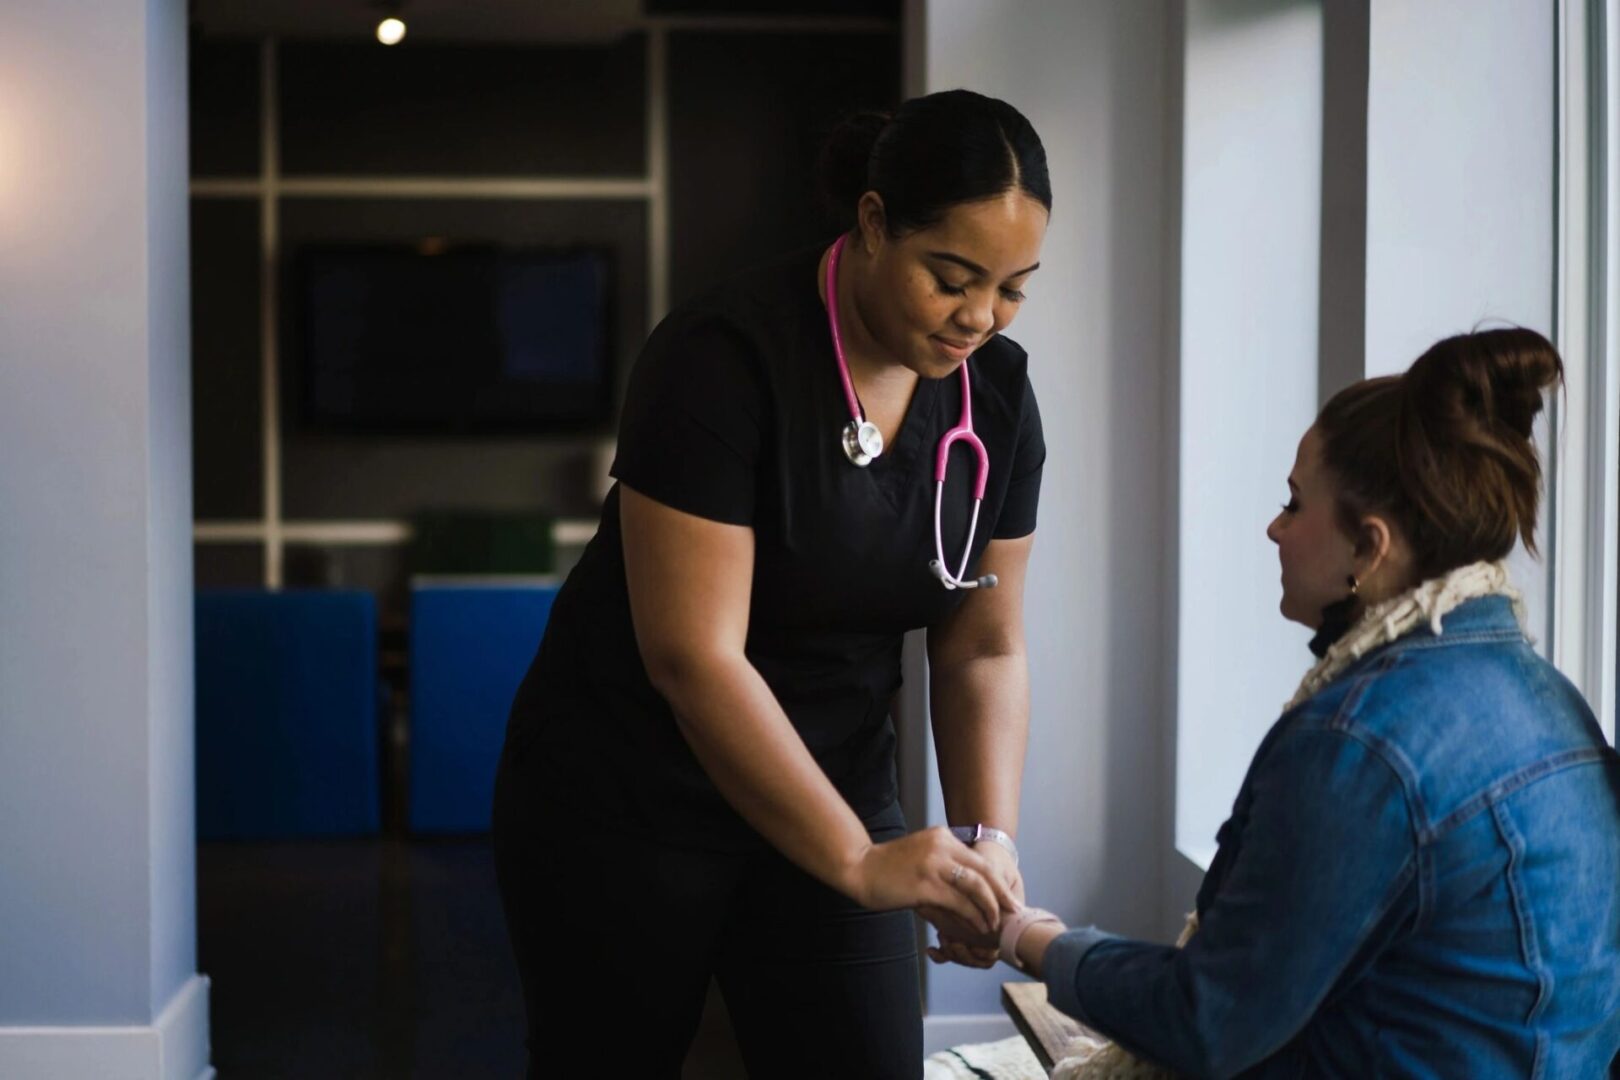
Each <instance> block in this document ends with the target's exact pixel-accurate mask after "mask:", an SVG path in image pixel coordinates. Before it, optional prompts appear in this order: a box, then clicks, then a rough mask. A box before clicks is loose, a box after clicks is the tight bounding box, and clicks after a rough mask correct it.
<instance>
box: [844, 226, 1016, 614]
mask: <svg viewBox="0 0 1620 1080" xmlns="http://www.w3.org/2000/svg"><path fill="white" fill-rule="evenodd" d="M847 239H848V237H847V236H840V237H839V238H838V239H837V240H835V241H834V242H833V246H832V251H831V252H829V253H828V255H827V324H828V326H829V327H830V328H831V330H832V342H833V355H834V356H835V357H837V359H838V378H839V381H840V382H841V383H842V384H843V388H844V401H845V403H846V404H847V405H848V406H849V415H850V419H851V427H850V428H846V429H845V431H844V432H842V433H840V442H841V444H842V447H843V450H844V453H845V456H846V457H848V458H849V460H850V462H851V464H854V465H857V466H860V467H862V468H865V467H866V466H867V465H870V464H871V463H872V460H873V459H874V458H876V457H877V456H878V454H880V453H882V450H881V448H880V449H878V450H877V451H875V452H873V451H870V450H866V449H864V448H863V447H862V445H861V441H860V439H859V437H858V435H857V436H855V437H852V436H851V434H850V432H851V429H853V430H854V431H855V432H857V433H858V432H860V430H861V429H863V428H865V427H866V426H867V419H866V411H865V410H864V409H862V408H861V401H860V397H859V396H858V395H857V394H856V393H855V381H854V380H853V379H852V378H851V377H850V374H849V361H848V360H846V359H845V356H844V337H843V334H842V332H841V331H840V329H839V326H838V260H839V257H840V256H841V255H842V254H843V251H844V242H845V241H846V240H847ZM961 372H962V416H961V419H960V420H958V421H957V424H956V426H955V427H953V428H951V429H950V430H949V431H947V432H946V433H945V434H944V436H943V437H941V439H940V440H939V446H938V448H937V449H936V450H935V452H934V555H935V558H934V559H933V560H932V561H931V562H929V564H928V569H929V571H930V572H931V573H932V574H933V575H934V576H935V577H937V578H938V579H939V581H940V584H942V585H944V586H945V588H947V589H987V588H992V587H994V585H995V584H996V576H995V575H994V574H986V575H984V576H983V577H977V578H967V577H964V575H965V574H966V573H967V568H968V560H969V559H970V558H972V555H973V538H974V536H975V535H977V533H978V528H979V510H980V508H981V507H982V506H983V504H984V489H985V487H986V486H987V485H988V483H989V481H990V454H989V452H988V451H986V450H985V448H984V442H983V441H982V440H981V439H980V438H979V436H978V434H977V433H976V432H974V430H973V381H972V377H971V376H970V375H969V373H968V361H967V360H963V361H962V365H961ZM958 442H966V443H967V444H968V446H969V447H970V448H971V449H972V450H973V454H974V457H975V458H976V459H977V460H976V462H975V464H976V465H977V469H976V472H975V474H974V478H973V517H972V518H971V520H970V521H969V524H968V536H967V544H966V546H965V547H964V548H963V549H962V563H961V566H960V568H958V570H957V571H956V573H954V574H953V573H951V569H950V564H949V563H947V562H946V561H945V540H944V534H943V532H942V530H941V526H940V508H941V505H942V504H943V502H944V496H945V476H946V473H947V471H948V470H949V468H950V459H951V447H952V446H954V445H955V444H956V443H958Z"/></svg>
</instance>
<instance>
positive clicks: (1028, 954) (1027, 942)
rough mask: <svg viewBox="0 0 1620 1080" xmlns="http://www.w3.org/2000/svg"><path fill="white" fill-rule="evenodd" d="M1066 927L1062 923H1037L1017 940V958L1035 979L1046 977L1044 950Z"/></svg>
mask: <svg viewBox="0 0 1620 1080" xmlns="http://www.w3.org/2000/svg"><path fill="white" fill-rule="evenodd" d="M1067 930H1068V927H1066V926H1064V925H1063V924H1062V923H1060V922H1059V923H1046V922H1043V923H1037V924H1035V925H1034V926H1031V927H1030V928H1029V929H1028V930H1026V931H1024V936H1023V937H1021V938H1019V940H1018V960H1019V963H1020V964H1021V965H1022V967H1023V970H1024V971H1026V972H1028V973H1029V974H1031V975H1033V976H1034V977H1035V978H1037V979H1041V978H1045V977H1046V971H1045V967H1046V950H1047V948H1048V947H1049V946H1050V945H1051V944H1052V942H1054V941H1056V940H1057V939H1058V937H1059V936H1060V935H1062V934H1064V933H1066V932H1067Z"/></svg>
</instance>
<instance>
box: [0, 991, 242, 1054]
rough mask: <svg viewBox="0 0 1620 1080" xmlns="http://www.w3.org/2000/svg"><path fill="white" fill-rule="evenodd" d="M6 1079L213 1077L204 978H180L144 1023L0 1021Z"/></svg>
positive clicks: (1, 1047) (0, 1048)
mask: <svg viewBox="0 0 1620 1080" xmlns="http://www.w3.org/2000/svg"><path fill="white" fill-rule="evenodd" d="M0 1076H3V1077H5V1078H6V1080H80V1078H83V1080H106V1078H111V1077H116V1078H117V1080H214V1068H213V1066H212V1065H210V1064H209V1044H208V978H207V976H204V975H193V976H192V977H191V978H190V979H188V980H186V983H185V985H184V986H182V987H181V988H180V989H179V990H178V991H177V992H176V993H175V995H174V997H172V998H170V999H169V1003H168V1004H167V1005H165V1006H164V1007H163V1011H162V1012H160V1013H159V1014H158V1017H157V1019H156V1020H155V1021H154V1022H153V1023H151V1024H150V1025H146V1026H140V1025H132V1026H130V1027H77V1026H75V1027H0Z"/></svg>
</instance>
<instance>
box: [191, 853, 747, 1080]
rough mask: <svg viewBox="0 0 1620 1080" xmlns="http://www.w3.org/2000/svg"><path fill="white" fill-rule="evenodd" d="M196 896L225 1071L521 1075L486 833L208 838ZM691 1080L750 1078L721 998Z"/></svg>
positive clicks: (226, 1076)
mask: <svg viewBox="0 0 1620 1080" xmlns="http://www.w3.org/2000/svg"><path fill="white" fill-rule="evenodd" d="M197 892H198V937H199V949H200V956H199V966H200V967H201V969H202V971H203V973H204V974H206V975H207V976H208V977H209V978H210V979H212V980H213V986H212V993H211V999H210V1010H211V1014H212V1038H213V1061H214V1066H215V1068H216V1069H217V1070H218V1071H219V1075H220V1077H221V1078H222V1080H238V1078H244V1080H246V1078H255V1077H275V1078H281V1077H297V1078H305V1077H309V1078H323V1077H355V1078H362V1077H364V1078H370V1077H377V1078H387V1080H396V1078H401V1080H402V1078H406V1077H424V1078H438V1077H445V1078H457V1080H460V1078H467V1080H472V1078H475V1077H521V1076H522V1074H523V1000H522V996H521V994H520V992H519V989H518V977H517V969H516V967H515V966H514V964H513V962H512V958H511V955H510V953H509V952H508V950H507V943H506V930H505V926H504V924H503V922H502V918H501V909H500V900H499V897H498V896H497V895H496V892H495V874H494V869H493V866H492V863H491V859H490V848H489V842H488V840H487V839H484V838H476V839H464V840H434V841H405V840H392V839H372V840H354V841H332V842H327V843H277V844H223V843H210V844H202V845H199V846H198V849H197ZM685 1076H686V1078H687V1080H700V1078H701V1080H710V1078H713V1080H732V1078H740V1077H742V1076H744V1073H743V1070H742V1067H741V1065H740V1064H739V1063H738V1061H737V1058H736V1050H735V1046H734V1044H733V1042H732V1039H731V1033H730V1028H729V1026H728V1024H727V1022H726V1019H725V1011H724V1008H723V1007H722V1006H721V1005H720V1002H719V998H718V996H717V995H715V994H713V993H711V994H710V1002H709V1011H708V1012H707V1013H706V1014H705V1016H704V1022H703V1027H702V1029H701V1030H700V1031H699V1033H698V1036H697V1038H696V1040H695V1041H694V1043H693V1046H692V1052H691V1054H690V1055H689V1056H688V1058H687V1064H686V1070H685Z"/></svg>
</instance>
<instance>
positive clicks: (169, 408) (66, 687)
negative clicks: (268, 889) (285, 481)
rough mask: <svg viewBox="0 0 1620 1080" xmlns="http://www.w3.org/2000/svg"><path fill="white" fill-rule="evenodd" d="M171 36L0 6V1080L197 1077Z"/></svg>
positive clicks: (158, 21)
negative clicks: (3, 1079)
mask: <svg viewBox="0 0 1620 1080" xmlns="http://www.w3.org/2000/svg"><path fill="white" fill-rule="evenodd" d="M185 42H186V25H185V5H184V4H183V3H181V2H180V0H55V2H53V3H51V4H9V5H4V6H0V296H3V297H4V305H3V308H0V507H3V508H4V510H3V512H0V1076H5V1077H7V1078H8V1080H10V1078H23V1080H28V1078H32V1077H41V1078H43V1077H51V1078H58V1077H81V1076H82V1077H110V1076H118V1077H129V1078H139V1080H145V1078H164V1080H168V1078H184V1080H192V1078H193V1077H198V1076H206V1075H209V1074H210V1073H211V1070H210V1069H209V1066H208V1033H207V984H206V980H204V979H202V978H201V977H199V976H198V975H197V974H196V944H195V941H196V914H195V892H196V890H195V871H194V865H195V864H194V859H195V847H194V826H193V763H192V704H193V702H192V697H193V690H192V608H191V547H190V539H189V536H190V521H191V476H190V472H191V470H190V456H191V447H190V412H189V409H190V404H189V389H188V387H189V379H188V354H189V348H190V343H189V336H190V335H189V326H188V306H187V305H188V275H189V270H188V265H187V230H186V220H187V204H186V172H187V169H186V98H185V94H186V90H185V83H186V59H185Z"/></svg>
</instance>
